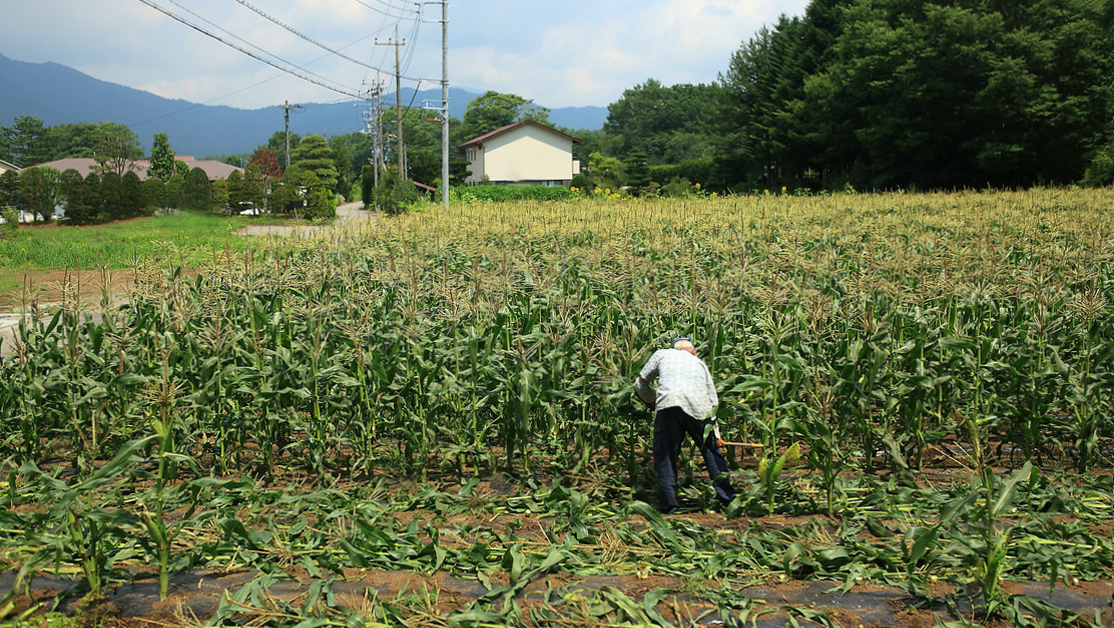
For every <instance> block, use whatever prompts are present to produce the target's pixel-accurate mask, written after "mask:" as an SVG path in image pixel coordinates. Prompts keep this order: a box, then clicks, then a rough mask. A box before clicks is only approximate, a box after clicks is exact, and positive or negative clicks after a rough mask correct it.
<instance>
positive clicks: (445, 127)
mask: <svg viewBox="0 0 1114 628" xmlns="http://www.w3.org/2000/svg"><path fill="white" fill-rule="evenodd" d="M441 204H442V205H444V206H445V207H448V206H449V0H441Z"/></svg>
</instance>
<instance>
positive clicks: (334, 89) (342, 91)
mask: <svg viewBox="0 0 1114 628" xmlns="http://www.w3.org/2000/svg"><path fill="white" fill-rule="evenodd" d="M139 1H140V2H142V3H143V4H145V5H147V6H149V7H151V8H152V9H155V10H156V11H158V12H159V13H162V14H163V15H166V16H167V17H169V18H171V19H173V20H175V21H177V22H181V23H182V24H185V25H186V26H188V27H190V28H192V29H194V30H195V31H197V32H199V33H201V34H202V35H205V36H207V37H211V38H212V39H215V40H217V41H219V42H220V43H222V44H224V45H226V46H228V47H229V48H233V49H235V50H238V51H240V52H242V53H243V54H245V55H247V56H249V57H251V58H252V59H255V60H256V61H261V62H263V63H266V64H267V65H269V66H271V67H273V68H275V69H277V70H281V71H283V72H286V73H287V74H290V75H292V76H296V77H298V78H300V79H302V80H303V81H306V82H307V83H313V84H314V85H317V86H318V87H323V88H325V89H327V90H329V91H332V92H336V93H338V94H342V95H344V96H350V97H352V98H359V97H360V96H359V94H356V93H354V92H351V91H348V90H347V89H345V88H341V87H334V86H332V85H327V84H325V83H323V82H322V81H328V80H329V79H327V78H325V77H323V76H320V75H318V74H315V73H313V72H310V71H309V70H306V69H305V68H302V67H299V66H297V65H295V64H293V63H290V62H289V61H286V60H285V59H282V58H281V57H279V56H278V55H275V54H272V53H270V52H267V51H265V50H263V49H262V48H259V47H258V46H255V45H254V44H250V43H249V45H251V46H252V47H253V48H256V49H258V50H260V51H261V52H264V53H266V54H269V55H271V56H273V57H275V58H276V59H279V60H280V61H282V62H283V63H287V64H289V65H291V66H294V67H296V68H298V69H299V70H301V71H302V72H305V73H306V74H313V75H314V76H318V77H319V78H320V79H321V81H318V80H314V79H312V78H310V77H308V76H305V75H304V74H300V73H298V72H295V71H294V70H292V69H290V68H288V67H283V66H281V65H279V64H278V63H276V62H274V61H271V60H270V59H265V58H263V57H261V56H259V55H257V54H255V53H253V52H251V51H249V50H245V49H243V48H241V47H240V46H237V45H236V44H234V43H232V42H230V41H227V40H225V39H223V38H221V37H219V36H217V35H215V34H213V33H211V32H209V31H207V30H205V29H204V28H202V27H200V26H198V25H196V24H194V23H192V22H190V21H189V20H187V19H185V18H183V17H181V16H178V15H175V14H174V13H173V12H171V11H169V10H167V9H165V8H163V7H161V6H159V5H157V4H155V3H154V2H151V0H139ZM172 1H173V0H172ZM174 4H177V3H174ZM178 6H181V5H178ZM186 10H187V11H189V10H188V9H186ZM191 13H192V12H191ZM195 15H196V14H195ZM198 17H200V16H198ZM201 19H204V18H201ZM205 21H208V20H205ZM210 23H211V22H210ZM214 26H216V25H215V24H214ZM217 28H220V27H219V26H218V27H217ZM221 30H224V29H223V28H222V29H221ZM225 32H228V31H225ZM229 34H230V35H232V33H229ZM232 36H233V37H236V38H237V39H241V38H239V37H237V36H236V35H232ZM241 41H244V40H243V39H241ZM245 43H248V42H246V41H245Z"/></svg>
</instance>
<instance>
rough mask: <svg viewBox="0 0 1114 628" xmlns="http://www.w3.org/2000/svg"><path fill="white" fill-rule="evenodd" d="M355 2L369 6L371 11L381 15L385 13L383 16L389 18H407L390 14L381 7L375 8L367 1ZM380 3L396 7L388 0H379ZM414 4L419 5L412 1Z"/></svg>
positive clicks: (359, 0) (357, 0) (392, 7)
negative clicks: (385, 0)
mask: <svg viewBox="0 0 1114 628" xmlns="http://www.w3.org/2000/svg"><path fill="white" fill-rule="evenodd" d="M356 2H357V3H358V4H362V5H363V6H365V7H367V8H369V9H371V10H372V11H375V12H376V13H379V14H381V15H385V16H387V17H389V18H391V19H394V20H404V19H407V18H405V17H402V16H399V15H391V14H390V13H388V12H386V11H384V10H383V9H377V8H375V7H373V6H371V5H370V4H368V3H366V2H364V1H363V0H356ZM380 4H386V5H387V6H388V7H389V8H391V9H395V8H396V7H395V6H394V5H393V4H391V3H389V2H388V3H383V2H382V1H381V0H380ZM414 5H415V6H420V5H418V4H417V3H414Z"/></svg>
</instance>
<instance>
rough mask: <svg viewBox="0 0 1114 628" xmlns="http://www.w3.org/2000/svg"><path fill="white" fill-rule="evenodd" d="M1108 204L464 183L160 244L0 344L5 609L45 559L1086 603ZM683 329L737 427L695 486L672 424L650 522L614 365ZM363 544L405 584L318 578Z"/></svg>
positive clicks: (269, 572)
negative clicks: (465, 198)
mask: <svg viewBox="0 0 1114 628" xmlns="http://www.w3.org/2000/svg"><path fill="white" fill-rule="evenodd" d="M1112 201H1114V193H1112V192H1111V191H1110V190H1101V189H1100V190H1074V189H1073V190H1032V191H1027V192H1000V193H978V192H965V193H953V194H932V195H927V194H926V195H918V194H885V195H839V196H830V197H807V198H790V197H777V196H760V197H720V198H697V199H685V200H649V201H639V202H595V201H577V202H572V203H503V204H488V203H477V204H467V205H459V206H458V205H454V206H451V207H449V208H436V209H427V210H425V211H421V212H414V213H410V214H407V215H404V216H400V217H397V218H391V219H384V220H382V221H381V222H379V223H371V222H367V223H361V224H359V225H354V226H352V227H351V228H348V229H338V230H333V231H331V232H329V233H328V234H326V235H322V236H321V237H318V238H306V239H298V240H293V241H269V242H266V243H263V245H262V246H258V247H253V248H252V249H251V250H233V249H223V250H219V251H216V252H213V251H212V249H209V250H208V251H204V250H198V251H183V252H180V254H188V255H191V256H195V258H197V259H202V260H204V261H203V262H202V263H201V264H200V265H199V266H198V267H197V269H196V272H195V273H194V272H191V273H183V272H180V271H178V270H173V271H166V270H164V268H165V264H163V263H162V262H163V261H161V260H152V261H151V262H150V264H148V265H146V266H141V267H139V268H136V269H133V271H132V272H133V273H134V276H135V278H136V280H135V290H134V292H133V293H132V294H131V295H130V297H129V299H128V301H127V303H126V304H125V305H123V306H121V307H114V308H106V310H105V311H103V312H101V313H100V317H99V320H93V319H91V318H88V317H87V316H85V315H84V314H82V313H81V312H80V311H78V310H76V309H74V308H70V307H63V308H62V309H61V310H60V311H59V312H58V313H57V315H55V316H53V317H52V318H48V319H44V320H42V321H40V322H38V323H37V324H36V325H34V326H31V327H29V328H27V329H24V330H23V331H22V333H21V335H20V337H19V339H18V341H17V343H16V345H15V351H14V352H13V354H12V355H11V356H8V357H5V358H3V359H2V361H0V421H3V422H4V425H3V430H2V432H0V434H3V435H4V440H3V442H2V443H0V453H2V455H3V457H4V459H5V460H6V461H7V465H8V481H7V484H6V485H5V489H6V491H5V499H6V500H7V501H8V504H7V506H8V508H7V513H6V515H5V517H6V520H5V522H4V523H3V525H2V528H3V529H2V530H0V552H2V556H3V559H4V560H5V561H6V563H7V564H8V566H9V569H10V570H11V571H12V572H13V574H14V576H13V583H14V586H13V589H12V595H10V596H9V597H8V599H7V600H6V603H8V604H9V607H8V608H0V611H5V612H7V613H8V614H9V615H10V614H12V613H24V612H39V611H41V610H43V609H44V608H45V606H43V605H45V604H47V602H46V601H44V602H43V605H39V606H36V605H33V604H32V605H29V603H30V602H29V599H30V598H29V597H28V596H27V595H26V593H28V592H30V593H32V594H33V593H34V589H33V584H32V583H33V582H34V575H35V574H37V573H43V572H45V571H52V572H55V573H62V572H65V573H68V574H72V575H73V578H74V580H73V582H74V583H75V585H76V586H77V587H78V588H77V589H76V592H78V593H86V592H88V593H89V594H90V599H101V598H97V596H98V595H103V594H104V593H106V592H108V591H111V590H112V589H113V587H115V586H117V585H118V583H119V582H121V581H123V580H129V579H132V578H135V577H136V574H139V577H140V579H141V580H142V579H143V578H147V577H149V578H151V582H155V581H157V582H158V589H159V593H160V596H161V597H164V598H165V597H171V596H172V595H184V594H185V593H184V592H183V591H181V590H180V587H176V586H172V583H173V582H176V581H175V580H174V578H181V577H182V576H183V574H186V573H193V572H198V571H202V570H204V571H205V572H206V573H224V572H226V571H228V570H237V569H249V570H255V571H254V572H255V573H259V574H261V575H260V576H259V577H258V578H254V579H252V580H251V581H250V584H249V585H245V586H242V587H240V588H239V589H238V591H239V593H238V594H237V595H238V596H239V597H237V598H236V599H232V598H229V599H227V600H223V601H221V602H219V604H218V606H219V608H218V609H217V610H214V611H212V615H211V616H210V617H209V619H210V620H212V621H215V622H217V623H222V624H223V623H233V622H237V623H238V622H247V621H256V622H264V623H268V624H269V625H297V624H300V623H302V622H308V623H306V624H304V625H307V626H308V625H358V624H359V623H360V622H363V624H364V625H400V624H402V625H461V626H480V625H508V624H510V625H515V624H525V625H538V626H541V625H554V626H556V625H616V626H624V625H644V624H647V623H650V624H659V625H678V626H679V625H690V624H693V623H698V622H708V621H713V620H718V621H725V622H739V621H747V618H750V619H756V618H765V619H764V621H767V620H768V621H776V622H781V623H783V624H784V623H785V622H790V623H792V622H798V623H802V625H803V624H805V623H808V622H813V623H818V624H821V625H846V623H847V622H848V621H851V619H850V618H849V616H841V613H845V612H848V611H846V609H844V610H843V611H840V610H839V609H838V607H836V606H833V607H832V610H831V611H830V612H825V611H823V610H816V609H807V608H804V607H800V606H793V605H792V604H790V605H788V606H787V607H785V608H782V607H781V606H779V605H777V604H775V603H771V602H770V601H769V600H767V601H766V602H765V603H759V602H757V601H756V600H755V597H754V595H753V590H754V589H755V587H775V588H776V587H781V588H782V589H781V590H782V592H783V593H784V592H786V591H789V590H791V589H792V588H793V587H797V589H798V590H800V589H801V588H802V587H803V588H808V587H810V586H812V585H810V584H809V583H810V582H831V583H834V584H832V587H834V588H835V589H836V590H839V591H848V592H851V593H856V594H862V593H864V592H869V590H870V587H892V588H893V589H894V590H898V591H901V592H903V594H904V595H905V597H904V598H901V599H902V600H904V601H906V602H908V605H909V606H910V607H911V609H912V611H911V612H910V613H909V615H910V617H911V618H912V619H909V621H914V620H916V621H922V622H930V623H929V624H927V625H932V624H933V623H934V622H935V620H931V619H930V618H931V617H933V615H932V612H933V611H935V612H937V613H940V616H941V617H946V618H950V619H952V620H958V619H959V618H960V617H963V616H965V617H967V618H968V619H971V620H974V621H978V622H984V623H993V622H996V621H997V622H1001V621H1008V622H1012V623H1013V624H1015V625H1023V624H1025V623H1026V622H1031V623H1033V624H1034V625H1036V622H1039V621H1041V620H1042V618H1043V619H1044V621H1051V619H1050V618H1054V617H1055V618H1059V619H1057V620H1058V621H1064V622H1066V623H1069V624H1072V625H1089V624H1092V623H1095V622H1100V623H1101V622H1104V621H1105V622H1109V621H1110V616H1109V609H1107V610H1105V611H1102V610H1101V609H1099V611H1100V612H1105V613H1107V615H1105V616H1096V614H1095V612H1091V611H1094V609H1092V608H1091V607H1089V606H1085V605H1084V606H1080V605H1079V604H1078V603H1067V602H1064V600H1063V599H1061V598H1058V597H1057V596H1056V591H1057V590H1059V591H1075V592H1076V593H1079V594H1080V595H1082V594H1084V593H1094V592H1095V591H1098V592H1099V595H1101V591H1103V590H1105V589H1103V587H1107V588H1109V587H1110V586H1111V585H1110V580H1109V579H1108V578H1109V574H1110V572H1111V568H1112V567H1114V541H1112V540H1111V533H1110V519H1111V515H1112V514H1114V513H1112V509H1114V506H1112V486H1111V483H1112V482H1111V475H1110V467H1111V458H1112V449H1111V448H1112V437H1114V423H1112V421H1111V418H1110V417H1111V416H1112V412H1111V410H1112V407H1114V386H1112V384H1114V382H1112V379H1111V377H1112V374H1111V364H1112V363H1114V361H1112V359H1111V358H1112V355H1114V333H1112V332H1114V330H1112V328H1111V325H1112V323H1111V318H1110V316H1109V309H1110V305H1109V304H1110V302H1111V299H1112V298H1114V271H1112V268H1114V266H1112V264H1111V262H1112V261H1114V260H1112V257H1114V234H1112V233H1111V230H1110V226H1109V225H1110V223H1111V221H1110V218H1111V216H1110V213H1111V210H1112V208H1114V203H1112ZM679 334H689V335H692V336H693V337H694V338H695V339H696V344H697V347H698V352H699V354H700V356H701V357H702V358H703V359H704V360H705V361H706V362H707V363H708V365H709V367H710V369H711V371H712V373H713V375H714V377H715V379H716V381H717V384H718V388H719V391H720V398H721V403H720V405H719V407H718V408H717V411H716V416H717V418H718V420H719V422H720V424H721V426H722V429H723V431H724V432H725V435H726V436H727V439H728V440H730V441H741V442H750V443H755V444H758V445H760V447H750V448H746V450H745V451H743V450H741V449H739V448H732V449H730V450H729V458H730V460H731V463H732V466H733V468H734V469H736V471H735V477H736V484H737V485H738V486H740V487H742V495H741V496H740V498H739V499H738V500H736V501H735V502H734V503H732V504H731V505H730V506H728V507H726V508H725V509H722V510H720V509H717V508H716V507H715V506H714V505H713V504H714V503H715V500H714V497H713V494H712V492H711V487H710V486H709V485H708V483H707V482H706V481H705V480H704V478H703V477H702V476H703V473H702V472H701V471H700V470H699V469H698V468H696V467H694V466H692V464H691V463H692V458H693V456H692V455H691V453H692V452H689V454H686V455H685V456H684V457H683V458H684V459H685V460H686V461H687V464H688V465H689V466H688V467H686V468H685V469H684V477H683V478H682V498H683V502H684V503H683V508H682V511H683V512H682V514H681V515H679V516H673V517H665V518H662V517H661V516H659V515H657V513H656V511H655V510H654V509H653V502H654V498H653V497H652V496H653V494H654V484H655V482H654V479H653V478H652V477H651V476H650V475H649V471H648V467H649V464H648V463H649V457H650V456H649V449H648V448H649V442H650V437H651V425H652V421H651V417H650V416H649V414H648V413H647V412H646V411H645V410H644V409H642V408H641V406H640V405H639V404H637V403H635V401H634V400H633V398H632V397H631V389H630V384H631V381H632V380H633V378H634V377H635V375H636V374H637V371H638V369H639V368H640V367H641V365H642V363H643V362H644V361H645V360H646V359H647V358H648V357H649V355H650V353H652V351H653V350H655V349H657V348H659V347H661V346H664V343H666V342H667V341H668V339H669V338H672V337H673V336H676V335H679ZM372 572H389V573H394V574H398V575H399V577H400V578H403V579H407V578H411V577H412V574H419V575H420V576H421V578H424V580H422V582H423V583H424V584H423V585H422V586H418V585H417V584H414V585H413V586H408V587H398V586H395V587H393V588H392V587H391V586H387V585H383V586H382V587H371V588H372V589H374V590H375V591H378V593H368V594H367V595H365V596H364V597H362V598H360V599H358V600H357V599H352V598H351V591H352V590H353V589H352V588H351V587H350V586H347V585H346V587H347V588H346V587H342V586H341V585H340V584H338V583H342V582H344V583H349V584H350V583H352V582H360V581H362V580H361V579H366V578H368V577H369V576H368V574H370V573H372ZM214 577H215V576H214ZM283 578H288V579H289V578H293V579H298V580H304V582H305V587H304V588H305V591H306V595H305V596H304V597H301V598H298V599H297V600H295V601H289V600H283V599H280V598H276V597H273V596H271V597H269V596H268V595H267V594H266V591H267V588H268V586H270V584H273V583H274V582H277V581H279V580H282V579H283ZM439 578H441V579H443V578H452V579H453V582H461V583H473V584H472V585H468V586H464V585H461V586H463V589H464V590H462V592H459V593H457V594H447V593H446V594H441V593H438V586H436V582H439V580H438V579H439ZM407 581H411V580H407ZM413 582H415V583H416V582H417V581H416V580H413ZM441 582H442V583H443V581H441ZM585 582H589V583H590V584H585ZM1033 582H1041V583H1044V587H1045V590H1046V591H1048V592H1051V593H1052V595H1051V596H1048V595H1045V596H1043V598H1042V596H1040V595H1036V594H1034V593H1033V591H1034V589H1033V587H1032V585H1031V584H1029V585H1026V584H1023V583H1033ZM311 583H312V584H311ZM334 585H335V589H336V591H337V592H338V593H336V595H334V591H333V588H334ZM415 587H417V588H415ZM470 587H472V588H470ZM357 588H358V587H357ZM1038 588H1039V587H1038ZM342 589H343V590H344V592H345V596H346V597H345V599H343V600H342V599H340V597H339V596H340V593H339V592H340V591H341V590H342ZM809 590H812V589H809ZM468 591H471V593H469V592H468ZM748 591H751V594H750V595H748V594H747V592H748ZM21 594H22V595H21ZM787 599H793V598H792V596H791V595H790V596H789V597H788V598H787ZM802 599H803V598H802ZM1058 600H1059V602H1058ZM1057 603H1059V604H1061V605H1063V606H1065V607H1066V608H1068V611H1063V612H1067V613H1068V614H1067V615H1061V613H1062V609H1060V608H1058V607H1057V606H1056V604H1057ZM161 608H162V610H161V611H160V612H162V613H164V615H162V616H160V617H161V619H160V621H162V620H170V619H173V620H174V621H179V620H181V619H182V618H180V617H179V618H175V617H173V613H172V612H171V610H170V607H169V606H163V607H161ZM1073 613H1074V614H1073ZM859 619H863V616H862V615H860V616H859ZM121 621H123V620H121ZM894 621H896V619H895V620H894ZM351 622H356V623H355V624H353V623H351ZM187 623H188V622H187ZM856 625H857V624H856Z"/></svg>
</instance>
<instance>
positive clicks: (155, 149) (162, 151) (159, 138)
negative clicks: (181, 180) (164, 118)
mask: <svg viewBox="0 0 1114 628" xmlns="http://www.w3.org/2000/svg"><path fill="white" fill-rule="evenodd" d="M175 161H176V160H175V159H174V151H173V150H171V148H170V140H169V139H168V137H167V135H166V133H155V142H154V144H153V145H152V146H151V159H150V164H151V165H150V167H149V168H147V176H148V177H156V178H158V179H161V180H163V181H167V180H169V179H170V177H171V176H172V175H173V174H174V162H175Z"/></svg>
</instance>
